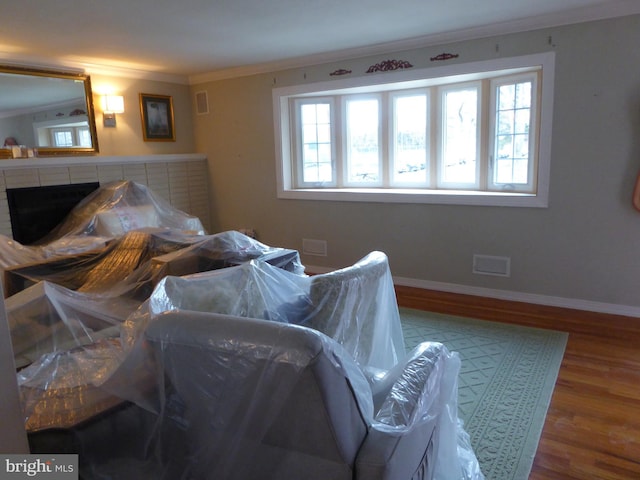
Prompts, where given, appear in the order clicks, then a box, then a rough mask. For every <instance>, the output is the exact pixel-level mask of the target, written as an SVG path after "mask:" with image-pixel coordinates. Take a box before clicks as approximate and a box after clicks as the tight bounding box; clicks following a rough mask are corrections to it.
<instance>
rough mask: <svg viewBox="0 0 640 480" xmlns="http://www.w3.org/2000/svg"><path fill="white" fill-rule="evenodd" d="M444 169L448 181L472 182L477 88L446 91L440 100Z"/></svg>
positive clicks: (473, 181)
mask: <svg viewBox="0 0 640 480" xmlns="http://www.w3.org/2000/svg"><path fill="white" fill-rule="evenodd" d="M443 109H444V125H443V155H442V162H443V169H442V170H443V171H442V179H443V180H444V181H445V182H448V183H475V181H476V145H477V134H478V129H477V121H478V91H477V89H475V88H470V89H465V90H453V91H449V92H446V93H445V95H444V101H443Z"/></svg>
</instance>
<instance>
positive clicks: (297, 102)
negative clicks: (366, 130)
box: [291, 97, 337, 188]
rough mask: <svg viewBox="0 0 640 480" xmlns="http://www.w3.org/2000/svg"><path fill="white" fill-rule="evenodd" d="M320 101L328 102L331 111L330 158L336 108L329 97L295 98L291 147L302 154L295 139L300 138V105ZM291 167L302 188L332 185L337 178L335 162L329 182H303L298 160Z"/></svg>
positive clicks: (333, 139)
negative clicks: (293, 134)
mask: <svg viewBox="0 0 640 480" xmlns="http://www.w3.org/2000/svg"><path fill="white" fill-rule="evenodd" d="M321 103H327V104H329V108H330V112H331V113H330V122H331V139H332V141H331V156H332V158H335V157H336V142H335V138H336V136H335V129H336V115H335V112H336V108H335V102H334V101H333V98H330V97H315V98H300V99H296V100H295V101H294V102H293V105H292V108H293V109H294V111H293V112H292V116H293V118H294V119H295V121H294V124H293V125H294V128H295V131H296V135H295V136H294V138H292V139H291V142H292V149H293V150H294V151H295V152H296V154H297V155H298V156H301V155H302V148H303V146H302V145H300V144H299V142H298V141H297V139H299V138H302V136H301V134H300V128H301V123H302V122H300V121H299V115H300V110H301V106H302V105H305V104H307V105H308V104H321ZM292 168H293V172H294V175H295V178H296V181H297V184H298V185H300V186H301V187H303V188H319V187H323V188H324V187H334V186H336V185H337V180H336V175H337V171H336V168H335V162H334V166H333V169H332V172H331V178H332V181H330V182H305V181H304V176H303V171H302V169H303V167H302V165H300V164H298V162H293V164H292Z"/></svg>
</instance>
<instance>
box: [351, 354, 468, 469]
mask: <svg viewBox="0 0 640 480" xmlns="http://www.w3.org/2000/svg"><path fill="white" fill-rule="evenodd" d="M459 367H460V362H459V358H458V356H457V354H455V353H454V354H451V353H450V352H449V351H448V350H447V349H446V347H445V346H444V345H442V344H440V343H433V342H425V343H422V344H420V345H419V346H418V347H416V349H414V350H413V352H411V354H410V355H409V357H408V360H407V361H406V362H405V363H404V364H401V365H398V366H396V367H394V369H392V370H390V371H389V372H388V373H387V376H386V377H385V379H383V380H382V381H381V383H380V388H383V389H384V390H383V391H385V393H386V395H385V397H384V399H383V400H382V402H381V404H380V405H379V408H378V410H377V413H376V417H375V421H374V423H373V424H372V425H371V428H370V431H369V434H368V435H367V438H366V439H365V442H364V444H363V446H362V448H361V449H360V452H359V453H358V458H357V460H356V478H358V479H360V478H362V479H365V478H366V479H370V480H410V479H423V478H432V474H433V471H434V468H435V463H436V460H437V458H438V457H439V456H440V455H444V456H445V457H446V459H447V460H448V461H449V462H455V460H456V458H457V453H456V428H457V425H456V423H457V422H456V419H457V376H458V372H459ZM390 380H392V383H391V385H390V386H389V383H390ZM385 385H387V387H388V389H387V388H385V387H384V386H385ZM379 393H380V390H379V389H378V394H379ZM451 403H453V405H452V404H451ZM376 406H378V405H376ZM452 408H453V412H452V411H451V409H452ZM452 413H453V415H455V416H456V418H453V419H452V418H451V414H452ZM452 420H453V421H452ZM443 429H446V430H449V431H448V432H443V431H442V430H443ZM443 434H444V435H443ZM451 440H452V442H453V443H451ZM443 442H444V443H446V445H444V444H443ZM452 455H453V457H452ZM450 465H451V466H453V465H452V464H451V463H450Z"/></svg>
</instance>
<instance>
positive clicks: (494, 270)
mask: <svg viewBox="0 0 640 480" xmlns="http://www.w3.org/2000/svg"><path fill="white" fill-rule="evenodd" d="M473 273H475V274H478V275H495V276H498V277H510V276H511V258H509V257H496V256H493V255H474V256H473Z"/></svg>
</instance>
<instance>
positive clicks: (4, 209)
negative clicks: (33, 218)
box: [0, 153, 211, 237]
mask: <svg viewBox="0 0 640 480" xmlns="http://www.w3.org/2000/svg"><path fill="white" fill-rule="evenodd" d="M117 180H132V181H135V182H138V183H142V184H144V185H147V186H148V187H149V188H151V190H152V191H153V192H154V193H157V194H158V195H160V196H161V197H163V198H164V199H166V200H167V201H168V202H170V203H171V205H172V206H174V207H175V208H178V209H179V210H182V211H184V212H186V213H189V214H191V215H195V216H197V217H198V218H200V220H201V221H202V224H203V225H204V227H205V229H206V230H207V231H210V228H211V226H210V215H209V212H210V210H209V204H210V203H209V173H208V165H207V157H206V156H205V155H202V154H196V153H191V154H172V155H139V156H113V157H106V156H86V157H84V156H83V157H38V158H19V159H11V160H0V234H2V235H6V236H7V237H12V232H11V219H10V216H9V205H8V202H7V194H6V189H7V188H23V187H38V186H46V185H65V184H71V183H86V182H96V181H97V182H100V183H101V184H105V183H108V182H112V181H117Z"/></svg>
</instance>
